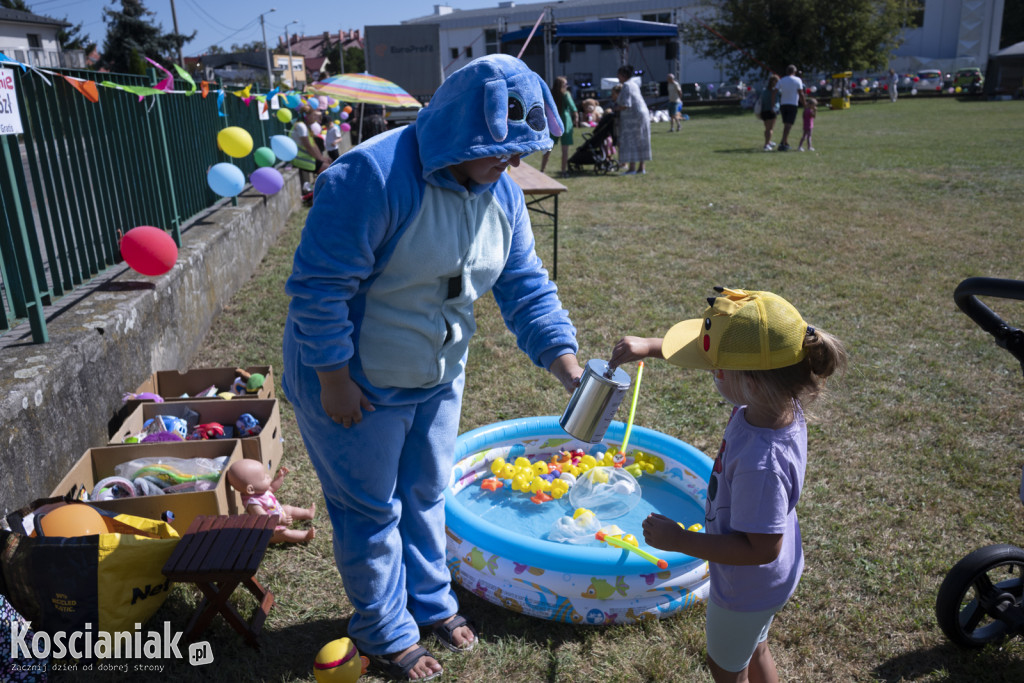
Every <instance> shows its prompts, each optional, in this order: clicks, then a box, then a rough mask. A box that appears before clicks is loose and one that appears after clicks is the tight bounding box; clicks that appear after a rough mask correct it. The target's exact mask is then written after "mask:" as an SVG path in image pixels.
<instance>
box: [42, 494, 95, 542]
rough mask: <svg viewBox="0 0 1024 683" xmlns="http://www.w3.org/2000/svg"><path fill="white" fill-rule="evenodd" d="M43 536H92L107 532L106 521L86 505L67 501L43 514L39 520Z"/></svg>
mask: <svg viewBox="0 0 1024 683" xmlns="http://www.w3.org/2000/svg"><path fill="white" fill-rule="evenodd" d="M39 526H40V528H42V530H43V535H44V536H64V537H66V538H71V537H74V536H92V535H94V534H105V533H107V523H106V521H105V520H104V519H103V515H101V514H100V513H98V512H96V510H94V509H93V508H92V507H90V506H88V505H76V504H73V503H69V504H67V505H62V506H60V507H59V508H54V509H53V510H50V511H49V512H47V513H46V515H44V516H43V518H42V520H40V522H39Z"/></svg>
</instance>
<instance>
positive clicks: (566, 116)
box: [540, 76, 580, 178]
mask: <svg viewBox="0 0 1024 683" xmlns="http://www.w3.org/2000/svg"><path fill="white" fill-rule="evenodd" d="M551 96H552V97H554V98H555V105H556V106H557V107H558V118H559V119H561V121H562V130H563V131H564V132H563V133H562V135H561V136H560V137H558V138H557V140H558V144H559V146H560V147H561V148H562V171H561V173H560V174H559V175H560V176H561V177H563V178H564V177H566V176H568V175H569V148H570V147H572V145H573V138H572V130H573V127H574V126H578V125H579V124H580V122H579V112H578V111H577V109H576V103H575V102H573V99H572V93H570V92H569V80H568V79H567V78H566V77H565V76H557V77H556V78H555V82H554V83H552V85H551ZM549 156H551V152H550V151H548V152H544V156H543V157H541V160H540V172H541V173H543V172H544V169H545V168H546V167H547V165H548V157H549Z"/></svg>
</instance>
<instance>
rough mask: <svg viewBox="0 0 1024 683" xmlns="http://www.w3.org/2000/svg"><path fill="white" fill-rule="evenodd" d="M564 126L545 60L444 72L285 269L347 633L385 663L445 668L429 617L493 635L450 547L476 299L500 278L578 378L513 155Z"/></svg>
mask: <svg viewBox="0 0 1024 683" xmlns="http://www.w3.org/2000/svg"><path fill="white" fill-rule="evenodd" d="M561 132H562V130H561V124H560V123H559V119H558V110H557V108H556V106H555V102H554V100H553V99H552V97H551V93H550V91H549V90H548V87H547V86H546V85H545V84H544V82H543V80H541V78H540V77H539V76H537V75H536V74H535V73H533V72H532V71H530V69H529V68H528V67H527V66H526V64H524V63H523V62H522V61H520V60H518V59H516V58H514V57H511V56H509V55H504V54H492V55H487V56H486V57H480V58H479V59H476V60H474V61H472V62H470V63H469V64H468V65H466V66H464V67H463V68H461V69H459V70H458V71H456V72H454V73H453V74H451V75H450V76H449V77H448V78H447V79H445V81H444V83H442V84H441V86H440V87H439V88H438V89H437V92H435V93H434V96H433V98H432V99H431V101H430V104H429V105H428V106H427V107H424V109H423V110H422V111H420V112H419V114H418V116H417V118H416V122H415V123H413V124H411V125H408V126H403V127H401V128H395V129H393V130H391V131H388V132H386V133H384V134H382V135H378V136H376V137H374V138H373V139H371V140H367V141H366V142H364V143H363V144H361V145H359V146H357V147H355V148H353V149H351V150H349V151H347V152H345V154H343V155H341V157H339V158H338V160H337V162H335V163H334V164H332V165H331V166H330V168H328V169H327V170H326V171H325V172H324V173H322V174H321V175H320V177H319V178H318V179H317V184H316V193H315V196H314V199H313V206H312V208H311V209H310V210H309V215H308V216H307V218H306V225H305V227H304V228H303V230H302V238H301V240H300V242H299V246H298V248H297V249H296V251H295V260H294V266H293V269H292V274H291V276H290V277H289V278H288V280H287V282H286V284H285V293H286V294H287V295H288V296H289V297H291V302H290V304H289V308H288V318H287V320H286V322H285V332H284V339H283V360H284V375H283V378H282V388H283V389H284V393H285V395H286V396H287V397H288V400H289V401H290V402H291V404H292V407H293V408H294V411H295V418H296V421H297V422H298V426H299V431H300V433H301V435H302V439H303V441H304V443H305V445H306V450H307V452H308V453H309V457H310V460H311V461H312V463H313V466H314V467H315V468H316V472H317V476H318V477H319V479H320V485H321V488H322V489H323V493H324V500H325V503H326V507H327V511H328V513H329V515H330V518H331V522H332V524H333V528H334V557H335V561H336V563H337V565H338V571H339V573H340V575H341V578H342V583H343V585H344V588H345V593H346V595H347V597H348V598H349V600H350V601H351V603H352V605H353V607H354V609H355V613H354V614H353V615H352V618H351V620H350V621H349V623H348V635H349V637H350V638H352V640H354V641H355V643H356V646H357V647H358V649H359V652H360V653H361V654H363V655H366V656H367V657H368V658H369V660H370V662H371V666H372V667H374V669H375V670H377V671H378V672H380V673H382V674H383V675H384V676H386V677H388V678H392V679H404V680H426V679H429V678H434V677H436V676H438V675H440V674H441V672H442V667H441V664H440V662H438V661H437V659H435V658H434V656H433V655H432V654H431V653H430V652H429V651H428V650H427V649H426V648H425V647H423V646H422V645H420V644H419V641H420V637H421V635H420V629H421V627H422V628H423V629H426V630H427V631H428V632H430V633H432V634H433V637H434V638H435V639H436V640H437V642H438V644H439V645H441V646H443V647H445V648H447V649H449V650H453V651H457V652H464V651H466V650H469V649H471V648H473V647H474V646H475V645H476V643H477V633H476V630H475V628H474V626H473V625H472V624H471V623H470V622H469V620H468V619H466V618H465V617H464V616H462V615H460V614H459V613H458V607H459V605H458V598H457V596H456V594H455V591H453V590H452V586H451V573H450V571H449V569H448V566H447V565H446V563H445V514H444V490H445V488H446V487H447V486H448V482H449V479H450V477H451V470H452V464H453V463H452V457H453V455H454V453H455V440H456V437H457V435H458V433H459V419H460V415H461V412H462V395H463V388H464V387H465V381H466V380H465V369H466V365H467V359H468V353H469V342H470V339H471V338H472V336H473V333H474V332H475V331H476V320H475V318H474V303H475V302H476V301H477V300H478V299H479V298H480V297H482V296H484V295H485V294H487V293H488V292H491V293H492V294H493V296H494V299H495V302H496V304H497V307H498V309H499V310H500V311H501V313H502V315H503V317H504V320H505V322H506V324H507V326H508V328H509V330H512V331H513V333H514V334H515V336H516V340H517V342H518V344H519V347H520V348H521V349H522V350H523V352H524V353H525V355H526V356H527V357H528V358H529V360H530V361H531V362H533V363H534V364H535V365H537V366H538V367H541V368H544V369H546V370H547V371H548V372H550V373H551V374H552V375H553V376H554V377H555V378H556V380H557V381H558V383H559V384H560V385H561V388H562V389H563V390H564V391H566V392H567V393H572V391H573V390H574V388H575V386H576V385H577V384H578V382H579V378H580V377H581V376H582V374H583V368H581V367H580V364H579V362H578V361H577V358H576V351H577V349H578V344H577V341H576V329H575V328H574V327H573V325H572V322H571V321H570V319H569V315H568V313H567V312H566V311H565V309H564V308H563V307H562V304H561V302H560V300H559V298H558V294H557V289H556V287H555V285H554V283H552V282H551V281H550V280H549V278H548V274H547V271H546V270H545V269H544V267H543V265H542V263H541V260H540V259H539V258H538V257H537V252H536V250H535V242H534V237H533V231H532V228H531V226H530V214H529V211H528V210H527V209H526V205H525V203H524V199H523V192H522V190H520V189H519V187H518V186H517V185H516V184H515V181H513V180H512V178H511V177H510V176H509V174H508V173H506V170H507V169H508V167H509V166H518V165H519V163H520V159H521V158H522V157H523V156H525V155H527V154H530V153H533V152H544V151H547V150H550V149H551V147H552V137H557V136H559V135H560V134H561Z"/></svg>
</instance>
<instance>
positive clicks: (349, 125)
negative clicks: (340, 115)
mask: <svg viewBox="0 0 1024 683" xmlns="http://www.w3.org/2000/svg"><path fill="white" fill-rule="evenodd" d="M341 129H342V130H352V126H351V124H348V123H343V124H341Z"/></svg>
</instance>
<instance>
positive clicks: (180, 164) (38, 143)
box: [0, 69, 285, 343]
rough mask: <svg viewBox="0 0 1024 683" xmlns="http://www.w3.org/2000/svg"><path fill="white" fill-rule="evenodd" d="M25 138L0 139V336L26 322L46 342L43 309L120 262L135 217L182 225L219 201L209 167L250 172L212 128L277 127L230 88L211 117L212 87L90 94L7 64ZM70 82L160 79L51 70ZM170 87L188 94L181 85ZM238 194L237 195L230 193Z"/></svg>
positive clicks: (262, 135)
mask: <svg viewBox="0 0 1024 683" xmlns="http://www.w3.org/2000/svg"><path fill="white" fill-rule="evenodd" d="M13 72H14V76H15V87H16V91H17V96H18V105H19V109H20V114H21V121H22V126H23V128H24V134H23V135H20V136H16V135H0V150H2V152H0V178H3V179H4V181H3V182H2V184H0V211H2V214H3V218H4V225H3V226H2V229H0V303H2V306H3V315H0V334H4V333H5V332H8V331H10V330H11V329H13V328H14V327H16V326H17V325H19V324H22V323H24V322H28V323H29V325H30V326H31V332H32V340H33V341H34V342H36V343H41V342H45V341H47V340H48V335H47V331H46V318H45V315H44V310H43V307H44V306H47V305H50V304H52V303H54V302H56V301H57V300H59V299H60V298H61V297H63V296H65V295H67V294H68V293H70V292H72V291H74V290H75V289H76V288H79V287H82V286H83V285H85V284H87V283H88V282H89V281H90V280H91V279H93V278H95V277H96V276H98V275H100V274H102V273H104V272H105V271H107V270H108V269H110V268H111V267H113V266H116V265H117V264H119V263H120V262H121V254H120V250H119V248H118V244H119V240H120V236H121V235H122V234H123V233H125V232H127V231H128V230H130V229H132V228H134V227H136V226H138V225H153V226H157V227H159V228H162V229H164V230H167V231H169V233H170V234H171V235H172V236H173V238H174V241H175V243H177V244H178V246H181V228H182V226H183V225H184V224H186V223H187V222H188V221H189V219H190V218H191V217H193V216H195V215H197V214H199V213H202V212H203V211H205V210H206V209H208V208H210V207H211V206H213V205H214V204H216V203H217V202H219V201H222V198H221V197H219V196H218V195H216V194H214V192H213V191H212V190H210V188H209V186H208V185H207V183H206V172H207V169H209V168H210V166H212V165H213V164H216V163H218V162H222V161H230V162H232V163H234V164H235V165H236V166H238V167H239V168H240V169H241V170H242V172H243V173H245V175H246V177H248V175H249V174H250V173H251V172H252V171H253V170H254V169H255V168H256V166H255V162H254V161H253V158H252V156H251V155H249V156H247V157H245V158H242V159H232V158H230V157H228V156H227V155H226V154H224V153H223V152H221V151H220V150H219V149H218V147H217V133H218V132H219V131H220V130H221V129H222V128H224V127H226V126H229V125H230V126H240V127H242V128H245V129H246V130H248V131H249V133H250V134H251V135H252V138H253V143H254V146H255V147H260V146H269V143H270V136H272V135H277V134H282V133H285V126H284V124H282V123H280V122H279V121H278V120H277V118H276V117H275V116H270V117H269V118H268V119H267V120H260V117H259V109H260V107H261V106H262V105H261V104H260V102H259V101H258V100H256V99H252V100H250V104H249V105H247V104H246V103H245V102H244V101H243V100H242V99H241V98H239V97H236V96H234V95H232V94H228V95H227V96H226V97H224V101H223V106H222V109H223V111H224V114H225V116H220V115H219V113H218V106H217V99H218V93H217V91H216V90H215V89H214V90H211V92H210V93H209V95H208V96H207V97H205V98H204V97H203V96H202V94H201V93H200V91H199V90H197V91H196V92H195V93H194V94H193V95H188V96H186V95H184V94H177V93H172V94H165V95H157V96H151V97H146V98H144V99H142V100H141V101H140V98H139V97H138V96H136V95H133V94H131V93H128V92H125V91H121V90H117V89H115V88H108V87H99V102H91V101H89V100H88V99H87V98H86V97H84V96H83V95H82V94H81V93H79V92H78V91H77V90H75V89H74V88H73V87H72V86H70V85H69V84H68V83H67V82H66V81H65V80H64V79H63V78H58V77H51V76H47V79H48V80H49V82H48V83H47V82H46V81H44V80H43V78H42V77H41V76H40V75H39V74H37V73H33V72H24V73H23V72H22V71H21V70H19V69H13ZM53 73H59V74H62V75H67V76H71V77H76V78H83V79H86V80H93V81H110V82H112V83H119V84H123V85H132V86H150V87H151V86H153V85H154V84H155V83H157V81H158V78H157V76H156V74H155V72H153V71H151V72H150V74H149V75H148V76H134V75H126V74H107V73H104V74H97V73H96V72H89V71H76V70H55V71H54V72H53ZM173 89H174V90H180V91H184V90H186V84H185V83H184V82H183V81H177V82H175V84H174V86H173ZM232 201H234V200H232Z"/></svg>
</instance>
